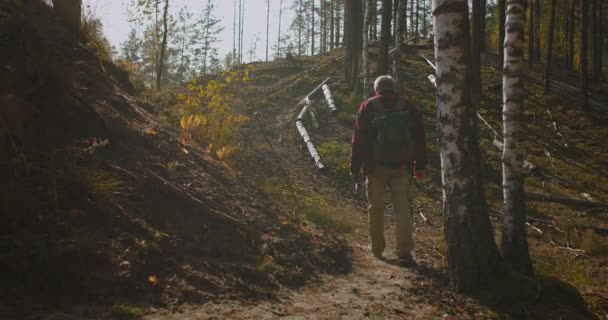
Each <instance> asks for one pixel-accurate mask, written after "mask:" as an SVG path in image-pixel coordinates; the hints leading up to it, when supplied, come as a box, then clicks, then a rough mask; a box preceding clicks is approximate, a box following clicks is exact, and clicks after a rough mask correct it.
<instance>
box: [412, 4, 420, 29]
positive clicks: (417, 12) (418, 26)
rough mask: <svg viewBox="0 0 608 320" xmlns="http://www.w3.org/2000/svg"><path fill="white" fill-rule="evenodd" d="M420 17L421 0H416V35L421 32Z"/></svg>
mask: <svg viewBox="0 0 608 320" xmlns="http://www.w3.org/2000/svg"><path fill="white" fill-rule="evenodd" d="M412 1H413V0H412ZM419 18H420V0H416V21H415V22H414V30H416V33H415V34H414V35H415V36H417V35H419V34H420V25H419V24H418V19H419Z"/></svg>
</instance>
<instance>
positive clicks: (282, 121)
mask: <svg viewBox="0 0 608 320" xmlns="http://www.w3.org/2000/svg"><path fill="white" fill-rule="evenodd" d="M321 63H323V61H322V62H321ZM334 69H335V68H334ZM332 71H333V70H332ZM292 75H293V74H292ZM315 76H316V77H319V78H321V77H322V76H323V77H324V76H331V74H324V75H321V74H315ZM294 101H296V102H297V98H296V97H294V96H293V95H284V96H281V98H280V101H275V102H276V103H278V104H283V105H289V106H290V105H295V103H294ZM273 110H276V112H272V113H269V114H266V115H265V116H266V118H268V119H277V120H278V121H269V127H272V130H270V131H269V132H268V134H271V135H272V138H273V139H274V138H279V134H278V133H277V132H281V131H280V130H281V128H286V127H288V126H289V122H291V121H292V120H293V114H294V113H295V112H297V110H295V109H293V108H278V109H277V108H273ZM260 121H263V119H260ZM289 127H290V126H289ZM290 129H291V127H290ZM342 130H343V129H342ZM333 134H335V135H337V136H344V137H342V138H346V139H347V140H348V133H347V132H344V131H341V132H338V133H336V132H334V133H333ZM285 138H286V139H285V140H286V141H283V142H282V143H277V145H276V146H275V147H276V150H277V151H278V153H279V154H280V156H281V158H282V159H281V161H283V162H284V165H285V167H286V170H287V171H289V172H290V175H291V176H292V178H293V179H295V180H297V181H298V182H299V183H301V184H302V185H306V186H307V187H310V186H312V185H315V187H313V189H314V192H316V193H319V194H330V195H329V197H330V199H331V200H330V201H331V202H330V203H334V204H335V206H336V207H339V208H337V209H336V211H335V212H334V213H335V214H336V215H338V216H341V219H346V220H349V221H348V223H349V224H350V225H351V227H352V231H351V232H349V233H347V234H344V235H343V236H344V237H345V238H346V240H347V242H348V244H349V246H350V247H351V248H352V256H351V262H352V270H351V272H349V273H348V274H345V275H328V274H321V275H319V276H318V277H316V278H315V279H310V280H309V281H308V284H307V285H306V286H304V287H301V288H296V289H290V288H281V290H280V291H279V292H275V293H274V294H275V295H276V298H275V299H272V300H261V301H242V300H230V299H221V300H219V301H214V302H208V303H206V304H204V305H198V306H196V305H192V306H186V307H183V308H181V309H180V310H179V313H172V312H169V311H160V310H159V311H158V312H157V313H153V314H150V315H149V316H147V317H145V319H149V320H161V319H162V320H165V319H437V318H442V317H444V315H445V316H446V317H449V316H448V315H447V314H446V310H447V309H449V308H444V306H445V303H444V302H438V301H433V298H434V297H437V296H440V295H441V297H442V298H446V297H447V298H446V299H448V298H449V297H450V295H449V293H447V292H446V290H444V286H443V285H442V284H440V283H439V282H440V281H441V280H439V281H438V278H437V277H433V276H432V275H431V276H429V273H428V271H429V270H432V269H433V268H434V267H429V266H431V265H433V262H432V260H435V261H436V260H437V256H436V254H434V252H438V251H439V250H437V247H436V244H433V243H432V239H429V237H428V228H430V226H429V225H428V224H426V223H424V222H423V221H422V220H421V219H420V217H419V216H418V215H416V216H415V221H416V223H415V224H416V229H417V231H416V232H417V233H418V232H419V233H420V237H416V240H415V241H416V246H417V247H418V248H420V250H419V252H418V253H417V254H416V258H417V260H418V261H419V262H420V264H419V267H417V268H415V269H406V268H402V267H399V266H397V265H396V263H395V262H396V257H395V256H394V253H393V251H394V224H393V221H392V211H391V210H387V213H386V217H385V218H386V221H387V224H386V226H387V227H386V229H385V233H386V240H387V249H386V250H385V253H384V255H385V257H386V260H378V259H376V258H374V257H373V256H372V255H371V252H370V251H369V249H368V244H369V242H368V224H367V215H366V213H365V209H364V208H363V206H362V205H363V202H362V201H353V200H352V199H345V198H344V194H340V192H339V191H338V190H335V189H336V188H335V185H334V186H332V184H333V182H335V181H331V180H330V179H331V178H329V177H315V176H314V175H313V176H311V172H314V170H313V169H312V168H311V162H310V159H307V158H306V155H305V154H304V152H303V153H302V154H299V153H294V150H295V147H294V146H297V145H298V144H299V137H297V136H296V135H295V134H294V135H293V136H291V135H290V136H289V137H285ZM279 140H281V138H279ZM344 161H346V159H344ZM337 203H339V204H337ZM414 206H415V207H420V206H421V205H420V204H419V203H415V205H414ZM424 206H426V207H427V208H425V210H427V211H425V212H427V213H426V214H427V216H428V215H429V211H428V210H432V211H435V209H436V207H435V208H433V209H431V208H429V205H428V204H427V205H424ZM437 216H440V215H439V214H437ZM432 218H435V217H432ZM436 219H437V220H438V219H439V218H436ZM433 228H440V224H439V223H435V226H434V227H433ZM435 231H436V230H435ZM422 235H424V236H422ZM294 272H295V270H294ZM425 290H432V291H437V292H441V293H436V294H435V295H433V294H425ZM448 303H453V301H451V302H450V301H448ZM444 318H445V317H444Z"/></svg>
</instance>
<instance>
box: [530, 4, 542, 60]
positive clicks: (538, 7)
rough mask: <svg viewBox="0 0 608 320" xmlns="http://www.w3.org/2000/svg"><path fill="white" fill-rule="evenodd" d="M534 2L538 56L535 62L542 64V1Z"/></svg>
mask: <svg viewBox="0 0 608 320" xmlns="http://www.w3.org/2000/svg"><path fill="white" fill-rule="evenodd" d="M532 1H534V21H536V23H535V26H534V54H535V55H536V57H535V59H534V60H535V61H536V63H540V62H541V61H540V59H541V58H540V57H541V55H542V53H541V47H540V38H541V30H540V26H541V19H540V16H541V4H540V0H532Z"/></svg>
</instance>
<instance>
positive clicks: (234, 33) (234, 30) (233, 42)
mask: <svg viewBox="0 0 608 320" xmlns="http://www.w3.org/2000/svg"><path fill="white" fill-rule="evenodd" d="M236 8H237V5H236V0H234V8H233V11H234V15H233V18H232V63H235V59H236Z"/></svg>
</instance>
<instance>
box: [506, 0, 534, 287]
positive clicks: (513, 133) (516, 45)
mask: <svg viewBox="0 0 608 320" xmlns="http://www.w3.org/2000/svg"><path fill="white" fill-rule="evenodd" d="M525 25H526V0H509V6H508V9H507V18H506V24H505V30H506V41H505V49H504V55H505V61H504V65H503V76H502V84H503V86H502V96H503V99H502V100H503V109H502V121H503V137H504V147H503V153H502V176H503V183H502V184H503V194H504V204H505V212H504V219H503V228H502V243H501V245H502V254H503V257H504V259H505V261H506V262H507V264H508V265H510V266H511V267H512V269H513V270H515V271H517V272H520V273H523V274H525V275H529V276H531V275H533V269H532V260H531V259H530V251H529V249H528V234H527V233H526V201H525V191H524V161H523V159H524V152H523V139H522V138H523V136H524V134H523V122H524V84H523V76H524V64H523V62H524V61H523V60H524V39H525V31H524V30H525Z"/></svg>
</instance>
